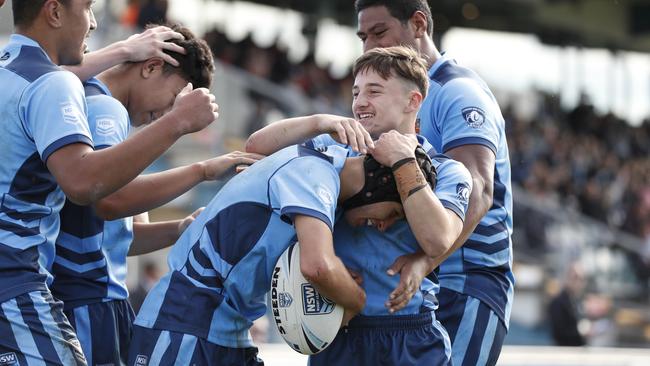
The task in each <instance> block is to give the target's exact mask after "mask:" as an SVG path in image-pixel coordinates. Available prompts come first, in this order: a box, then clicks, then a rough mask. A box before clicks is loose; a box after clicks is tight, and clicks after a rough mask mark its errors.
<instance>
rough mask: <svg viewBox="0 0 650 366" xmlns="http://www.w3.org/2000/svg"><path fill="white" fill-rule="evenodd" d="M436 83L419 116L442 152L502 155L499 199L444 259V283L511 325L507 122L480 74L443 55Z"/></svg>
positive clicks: (497, 177)
mask: <svg viewBox="0 0 650 366" xmlns="http://www.w3.org/2000/svg"><path fill="white" fill-rule="evenodd" d="M429 78H430V81H431V82H430V86H429V93H428V95H427V98H426V99H425V101H424V102H423V105H422V107H421V109H420V113H419V115H418V117H419V119H420V133H421V134H422V135H424V136H425V137H426V138H427V139H428V140H429V141H430V142H431V144H432V145H433V146H434V148H436V150H438V151H440V152H443V153H444V152H446V151H449V150H450V149H453V148H455V147H458V146H463V145H474V144H478V145H483V146H485V147H487V148H489V149H490V150H492V151H493V152H494V154H495V156H496V166H495V169H494V201H493V204H492V207H491V208H490V210H489V211H488V213H487V214H486V215H485V217H483V219H482V220H481V221H480V223H479V225H478V226H477V227H476V229H475V230H474V233H473V234H472V235H471V236H470V238H469V240H468V241H467V242H466V243H465V244H464V245H463V247H462V248H461V249H459V250H457V251H456V252H455V253H454V254H453V255H452V256H451V257H449V258H448V259H447V260H446V261H444V262H443V263H442V265H441V266H440V271H439V279H440V286H442V287H444V288H448V289H450V290H453V291H456V292H459V293H462V294H467V295H469V296H472V297H475V298H478V299H479V300H481V301H483V302H485V303H486V304H487V305H488V306H490V307H491V308H492V309H493V310H494V311H495V313H496V314H497V315H498V316H499V318H501V320H503V321H504V322H505V323H506V325H507V324H508V319H509V318H510V309H511V305H512V296H513V289H514V277H513V274H512V242H511V235H512V190H511V187H510V159H509V156H508V145H507V141H506V135H505V122H504V120H503V116H502V115H501V110H500V109H499V106H498V104H497V101H496V99H495V97H494V95H492V92H490V90H489V89H488V87H487V85H486V84H485V82H484V81H483V80H481V79H480V77H479V76H478V75H476V73H474V72H473V71H471V70H469V69H466V68H464V67H461V66H458V65H457V64H456V62H455V61H454V60H452V59H450V58H448V57H446V56H442V57H441V58H440V59H439V60H437V61H436V63H435V64H434V65H433V66H432V67H431V69H430V70H429Z"/></svg>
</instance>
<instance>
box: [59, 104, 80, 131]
mask: <svg viewBox="0 0 650 366" xmlns="http://www.w3.org/2000/svg"><path fill="white" fill-rule="evenodd" d="M61 115H62V116H63V120H64V121H65V122H66V123H69V124H71V125H78V124H80V123H81V121H83V119H82V118H81V111H79V109H78V108H77V107H76V106H75V105H74V104H72V103H71V102H65V103H61Z"/></svg>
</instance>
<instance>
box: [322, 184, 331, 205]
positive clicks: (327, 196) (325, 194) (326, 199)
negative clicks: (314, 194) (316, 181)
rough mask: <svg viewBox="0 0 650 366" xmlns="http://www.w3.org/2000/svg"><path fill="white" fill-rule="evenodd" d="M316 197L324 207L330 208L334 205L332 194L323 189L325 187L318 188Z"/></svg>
mask: <svg viewBox="0 0 650 366" xmlns="http://www.w3.org/2000/svg"><path fill="white" fill-rule="evenodd" d="M318 197H320V199H321V200H322V201H323V204H324V205H325V206H332V205H333V204H334V198H332V194H331V193H330V191H329V190H327V189H325V187H322V186H319V187H318Z"/></svg>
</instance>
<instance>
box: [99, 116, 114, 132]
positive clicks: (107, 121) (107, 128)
mask: <svg viewBox="0 0 650 366" xmlns="http://www.w3.org/2000/svg"><path fill="white" fill-rule="evenodd" d="M95 132H96V133H97V134H98V135H101V136H110V135H113V134H114V133H115V119H113V117H112V116H98V117H97V122H96V127H95Z"/></svg>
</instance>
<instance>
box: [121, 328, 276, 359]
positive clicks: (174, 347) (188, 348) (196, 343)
mask: <svg viewBox="0 0 650 366" xmlns="http://www.w3.org/2000/svg"><path fill="white" fill-rule="evenodd" d="M127 365H129V366H158V365H219V366H264V362H262V360H260V359H259V358H258V357H257V348H256V347H250V348H230V347H223V346H219V345H217V344H214V343H211V342H208V341H207V340H205V339H203V338H198V337H196V336H193V335H190V334H184V333H177V332H171V331H167V330H159V329H149V328H144V327H140V326H138V325H134V326H133V339H132V340H131V347H130V349H129V362H128V363H127Z"/></svg>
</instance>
